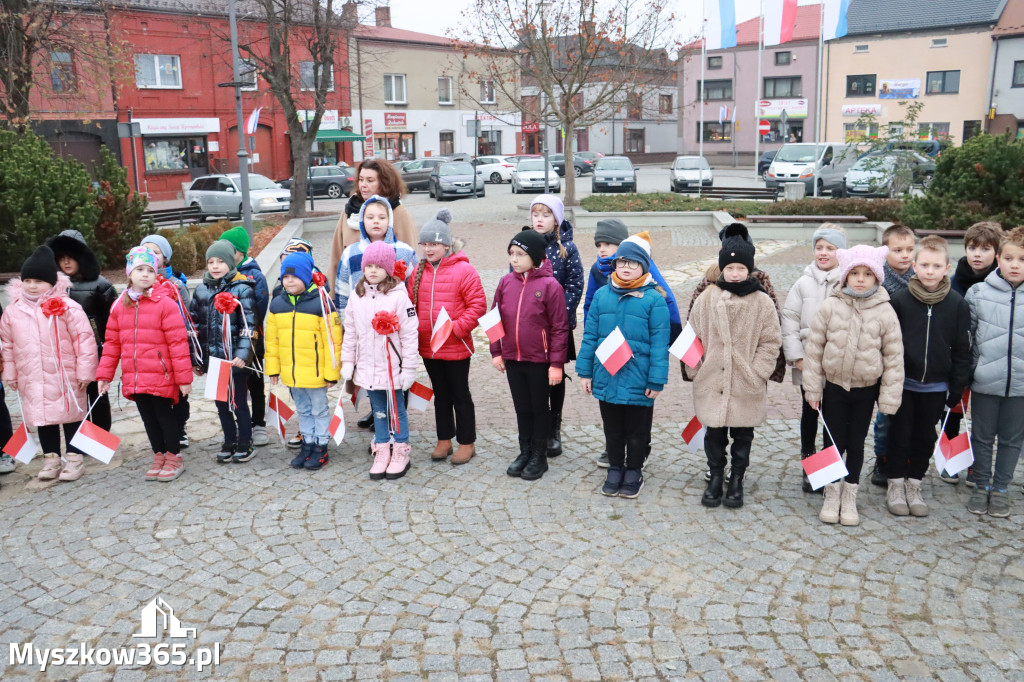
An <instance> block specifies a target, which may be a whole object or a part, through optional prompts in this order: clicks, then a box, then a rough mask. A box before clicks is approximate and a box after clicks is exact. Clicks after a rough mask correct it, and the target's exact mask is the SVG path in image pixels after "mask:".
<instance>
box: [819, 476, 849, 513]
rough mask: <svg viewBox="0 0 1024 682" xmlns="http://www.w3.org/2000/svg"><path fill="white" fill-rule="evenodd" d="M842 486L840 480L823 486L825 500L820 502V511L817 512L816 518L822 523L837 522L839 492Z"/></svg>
mask: <svg viewBox="0 0 1024 682" xmlns="http://www.w3.org/2000/svg"><path fill="white" fill-rule="evenodd" d="M842 487H843V482H842V481H836V482H835V483H829V484H828V485H827V486H825V493H824V495H825V501H824V502H822V504H821V511H820V512H818V520H819V521H821V522H822V523H839V494H840V491H841V490H842Z"/></svg>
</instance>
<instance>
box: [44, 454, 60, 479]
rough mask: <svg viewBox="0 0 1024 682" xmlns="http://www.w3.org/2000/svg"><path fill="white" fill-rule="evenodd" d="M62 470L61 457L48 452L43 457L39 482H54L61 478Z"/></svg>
mask: <svg viewBox="0 0 1024 682" xmlns="http://www.w3.org/2000/svg"><path fill="white" fill-rule="evenodd" d="M60 470H61V461H60V455H58V454H56V453H54V452H47V453H46V454H45V455H43V468H42V469H40V470H39V480H40V481H52V480H53V479H55V478H57V477H58V476H60Z"/></svg>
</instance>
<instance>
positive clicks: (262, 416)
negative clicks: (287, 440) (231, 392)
mask: <svg viewBox="0 0 1024 682" xmlns="http://www.w3.org/2000/svg"><path fill="white" fill-rule="evenodd" d="M259 360H260V365H261V366H262V365H263V357H262V356H259ZM245 373H246V375H247V378H246V383H247V384H248V386H249V395H251V396H252V410H251V411H250V413H249V414H250V417H251V419H252V425H253V426H266V425H267V389H266V386H265V384H264V381H263V379H264V377H263V375H262V374H259V373H257V372H254V371H253V370H251V369H246V370H245Z"/></svg>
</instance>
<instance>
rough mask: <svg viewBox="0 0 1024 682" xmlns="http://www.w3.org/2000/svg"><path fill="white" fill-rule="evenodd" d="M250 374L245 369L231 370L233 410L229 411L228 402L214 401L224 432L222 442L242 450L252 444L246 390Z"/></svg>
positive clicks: (250, 419) (234, 368)
mask: <svg viewBox="0 0 1024 682" xmlns="http://www.w3.org/2000/svg"><path fill="white" fill-rule="evenodd" d="M250 374H252V372H250V371H249V370H247V369H245V368H242V369H239V368H238V367H232V368H231V385H232V386H233V387H234V391H235V396H234V397H235V406H236V407H235V409H234V410H232V409H231V403H229V402H222V401H220V400H216V401H214V402H215V403H216V405H217V416H218V417H219V418H220V428H221V430H222V431H223V432H224V442H225V443H227V444H229V445H238V446H239V447H242V448H247V447H249V443H250V442H252V417H251V416H250V414H249V396H248V393H249V390H248V388H247V383H248V381H249V378H248V377H249V375H250ZM236 419H237V425H236Z"/></svg>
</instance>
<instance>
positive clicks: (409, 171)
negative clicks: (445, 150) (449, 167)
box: [402, 156, 448, 192]
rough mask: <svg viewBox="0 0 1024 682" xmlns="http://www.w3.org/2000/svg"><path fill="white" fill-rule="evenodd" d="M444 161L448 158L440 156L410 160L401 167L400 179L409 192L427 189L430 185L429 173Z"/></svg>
mask: <svg viewBox="0 0 1024 682" xmlns="http://www.w3.org/2000/svg"><path fill="white" fill-rule="evenodd" d="M445 161H448V159H447V158H445V157H441V156H437V157H433V158H429V159H416V160H415V161H410V162H409V163H408V164H406V166H405V168H403V169H402V180H403V181H404V182H405V186H406V187H407V188H408V190H409V191H410V192H413V191H416V190H418V189H421V190H426V189H428V188H429V186H430V174H431V173H432V172H433V171H434V169H435V168H437V167H438V166H439V165H441V164H442V163H444V162H445Z"/></svg>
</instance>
